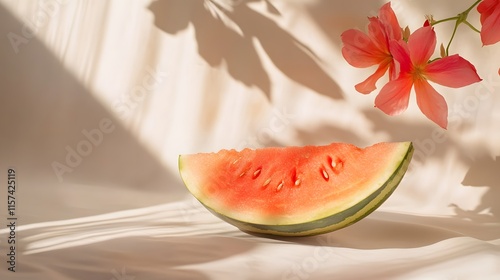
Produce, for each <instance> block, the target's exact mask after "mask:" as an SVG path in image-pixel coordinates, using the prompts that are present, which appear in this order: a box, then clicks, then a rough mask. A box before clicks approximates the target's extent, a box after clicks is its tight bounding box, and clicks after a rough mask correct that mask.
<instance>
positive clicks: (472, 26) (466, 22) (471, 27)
mask: <svg viewBox="0 0 500 280" xmlns="http://www.w3.org/2000/svg"><path fill="white" fill-rule="evenodd" d="M464 23H465V24H466V25H467V26H468V27H470V29H472V30H474V31H476V32H477V33H481V31H479V29H477V28H476V27H474V25H472V24H471V23H470V22H468V21H464Z"/></svg>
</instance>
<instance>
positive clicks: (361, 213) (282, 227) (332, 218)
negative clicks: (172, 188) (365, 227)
mask: <svg viewBox="0 0 500 280" xmlns="http://www.w3.org/2000/svg"><path fill="white" fill-rule="evenodd" d="M404 144H406V149H405V154H404V155H403V156H402V157H400V159H399V162H397V163H395V164H394V165H392V166H394V167H395V168H394V170H393V171H392V172H390V174H391V175H390V177H388V178H387V180H386V181H385V182H384V183H383V184H381V186H380V187H378V188H377V189H376V190H375V191H374V192H372V193H371V194H370V195H368V196H367V197H365V198H364V199H362V200H360V201H359V202H357V203H356V204H354V205H353V206H351V207H349V208H347V209H345V210H342V211H339V212H335V213H330V214H328V215H326V216H324V217H321V218H319V219H314V220H309V221H301V222H297V223H291V224H257V223H252V222H248V221H243V220H238V219H234V218H232V217H230V216H228V215H225V214H224V213H221V212H220V211H217V210H216V209H213V208H211V207H209V206H207V205H206V203H204V201H203V199H200V198H199V197H196V195H195V197H196V198H197V199H198V201H200V203H201V204H202V205H203V206H204V207H205V208H207V209H208V210H209V211H210V212H211V213H212V214H214V215H215V216H217V217H219V218H220V219H222V220H224V221H226V222H227V223H229V224H232V225H234V226H236V227H237V228H239V229H240V230H242V231H244V232H249V233H257V234H263V235H272V236H311V235H318V234H324V233H328V232H332V231H335V230H339V229H342V228H345V227H347V226H349V225H352V224H354V223H356V222H358V221H360V220H361V219H363V218H365V217H366V216H368V215H369V214H370V213H372V212H373V211H375V210H376V209H377V208H378V207H379V206H380V205H382V204H383V203H384V202H385V201H386V200H387V199H388V198H389V197H390V196H391V194H392V193H393V192H394V190H395V189H396V188H397V186H398V185H399V184H400V182H401V180H402V179H403V177H404V175H405V173H406V171H407V170H408V166H409V164H410V162H411V159H412V156H413V152H414V147H413V144H412V143H411V142H404ZM182 170H183V160H182V155H181V156H179V171H180V174H181V178H182V180H183V181H184V183H185V185H186V186H187V187H188V189H189V190H190V191H191V189H190V188H189V184H188V182H187V181H186V178H184V177H183V176H182V174H183V172H182Z"/></svg>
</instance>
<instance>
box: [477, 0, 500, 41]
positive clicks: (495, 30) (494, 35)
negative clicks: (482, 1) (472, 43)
mask: <svg viewBox="0 0 500 280" xmlns="http://www.w3.org/2000/svg"><path fill="white" fill-rule="evenodd" d="M497 3H498V4H497V5H496V6H495V10H494V11H493V12H492V13H491V14H490V15H489V16H487V17H485V18H484V20H482V22H483V23H482V27H481V41H482V43H483V45H492V44H495V43H497V42H500V31H499V30H500V1H497ZM481 19H483V15H481Z"/></svg>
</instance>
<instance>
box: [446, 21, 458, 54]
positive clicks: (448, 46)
mask: <svg viewBox="0 0 500 280" xmlns="http://www.w3.org/2000/svg"><path fill="white" fill-rule="evenodd" d="M459 25H460V21H458V20H457V22H456V23H455V28H453V33H452V34H451V38H450V41H449V42H448V45H447V46H446V56H448V55H449V50H450V46H451V42H452V41H453V38H455V34H456V33H457V29H458V26H459Z"/></svg>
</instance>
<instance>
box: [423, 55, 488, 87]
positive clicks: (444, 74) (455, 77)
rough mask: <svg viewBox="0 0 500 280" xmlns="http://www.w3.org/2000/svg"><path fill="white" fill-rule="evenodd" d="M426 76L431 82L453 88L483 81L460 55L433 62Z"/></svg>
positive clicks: (428, 66) (426, 71)
mask: <svg viewBox="0 0 500 280" xmlns="http://www.w3.org/2000/svg"><path fill="white" fill-rule="evenodd" d="M424 75H425V77H426V78H427V79H429V80H430V81H433V82H435V83H438V84H440V85H443V86H447V87H452V88H459V87H464V86H468V85H470V84H472V83H476V82H479V81H481V78H479V76H478V75H477V72H476V68H475V67H474V65H472V64H471V63H470V62H469V61H467V60H465V59H464V58H462V57H461V56H459V55H458V54H455V55H451V56H447V57H444V58H441V59H438V60H436V61H434V62H431V63H430V64H429V65H427V67H426V68H425V70H424Z"/></svg>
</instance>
